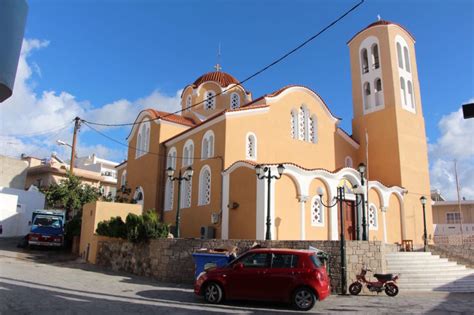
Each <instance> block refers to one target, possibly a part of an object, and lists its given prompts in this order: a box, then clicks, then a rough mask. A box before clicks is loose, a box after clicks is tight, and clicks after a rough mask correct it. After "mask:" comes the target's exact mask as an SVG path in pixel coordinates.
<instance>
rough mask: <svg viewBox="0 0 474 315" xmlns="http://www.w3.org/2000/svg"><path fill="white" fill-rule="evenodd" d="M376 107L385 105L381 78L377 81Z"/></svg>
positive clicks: (375, 84)
mask: <svg viewBox="0 0 474 315" xmlns="http://www.w3.org/2000/svg"><path fill="white" fill-rule="evenodd" d="M374 86H375V106H381V105H383V93H382V80H380V78H377V79H375V81H374Z"/></svg>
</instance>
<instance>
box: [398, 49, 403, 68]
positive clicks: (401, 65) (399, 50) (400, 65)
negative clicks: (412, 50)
mask: <svg viewBox="0 0 474 315" xmlns="http://www.w3.org/2000/svg"><path fill="white" fill-rule="evenodd" d="M397 57H398V66H399V67H400V68H402V69H403V56H402V45H400V43H397Z"/></svg>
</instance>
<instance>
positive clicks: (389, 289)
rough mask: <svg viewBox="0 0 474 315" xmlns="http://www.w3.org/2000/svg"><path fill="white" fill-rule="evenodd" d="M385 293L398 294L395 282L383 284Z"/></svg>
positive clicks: (389, 294)
mask: <svg viewBox="0 0 474 315" xmlns="http://www.w3.org/2000/svg"><path fill="white" fill-rule="evenodd" d="M385 293H386V294H387V295H388V296H392V297H393V296H396V295H397V294H398V287H397V285H396V284H395V283H387V285H386V286H385Z"/></svg>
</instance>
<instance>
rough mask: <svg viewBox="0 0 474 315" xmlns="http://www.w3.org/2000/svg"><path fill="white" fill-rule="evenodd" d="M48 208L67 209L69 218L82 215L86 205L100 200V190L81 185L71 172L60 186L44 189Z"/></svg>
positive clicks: (54, 185)
mask: <svg viewBox="0 0 474 315" xmlns="http://www.w3.org/2000/svg"><path fill="white" fill-rule="evenodd" d="M43 193H44V194H45V197H46V203H47V205H48V207H50V208H54V209H65V210H66V214H67V216H68V217H71V216H72V215H73V214H76V213H80V212H81V210H82V207H83V206H84V204H86V203H88V202H92V201H96V200H97V199H99V198H100V196H101V194H100V190H99V189H98V188H96V187H92V186H90V185H86V184H83V183H81V180H80V179H79V177H77V176H74V175H73V174H71V173H70V172H68V173H67V175H66V179H63V180H61V182H60V183H59V184H52V185H50V186H49V187H48V188H46V189H43Z"/></svg>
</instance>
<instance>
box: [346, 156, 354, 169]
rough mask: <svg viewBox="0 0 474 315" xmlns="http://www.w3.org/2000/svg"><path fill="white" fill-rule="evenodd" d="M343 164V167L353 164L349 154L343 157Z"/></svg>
mask: <svg viewBox="0 0 474 315" xmlns="http://www.w3.org/2000/svg"><path fill="white" fill-rule="evenodd" d="M344 165H345V167H352V166H353V165H354V164H353V163H352V158H351V157H350V156H346V158H345V159H344Z"/></svg>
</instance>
